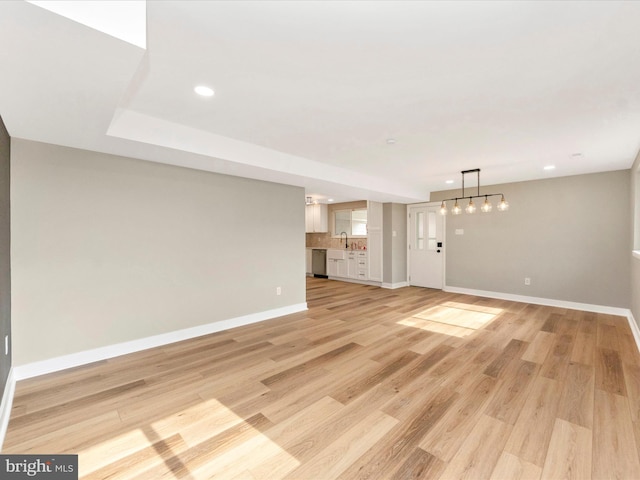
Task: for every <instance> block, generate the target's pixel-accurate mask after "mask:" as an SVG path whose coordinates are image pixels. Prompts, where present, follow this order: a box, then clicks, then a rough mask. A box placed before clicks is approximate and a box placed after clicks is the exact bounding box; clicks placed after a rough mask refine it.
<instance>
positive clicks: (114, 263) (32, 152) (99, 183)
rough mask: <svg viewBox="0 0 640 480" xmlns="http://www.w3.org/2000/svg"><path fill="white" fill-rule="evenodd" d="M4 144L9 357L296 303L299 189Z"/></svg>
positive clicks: (28, 357) (57, 351) (300, 275)
mask: <svg viewBox="0 0 640 480" xmlns="http://www.w3.org/2000/svg"><path fill="white" fill-rule="evenodd" d="M11 148H12V155H11V162H12V171H11V180H12V192H11V195H12V197H11V199H12V244H13V251H12V262H13V264H12V268H13V295H12V301H13V337H14V339H13V341H14V364H15V365H23V364H26V363H29V362H34V361H39V360H45V359H48V358H52V357H56V356H61V355H66V354H70V353H75V352H80V351H84V350H88V349H93V348H98V347H103V346H108V345H112V344H116V343H120V342H125V341H129V340H136V339H140V338H144V337H148V336H152V335H157V334H162V333H168V332H171V331H175V330H180V329H184V328H189V327H195V326H199V325H203V324H209V323H212V322H217V321H221V320H225V319H230V318H235V317H238V316H242V315H247V314H252V313H258V312H263V311H267V310H270V309H275V308H279V307H285V306H290V305H297V304H301V303H304V302H305V297H306V293H305V280H304V278H305V251H304V243H305V237H304V235H305V234H304V190H303V189H301V188H298V187H290V186H285V185H279V184H274V183H267V182H261V181H256V180H250V179H244V178H238V177H230V176H225V175H218V174H214V173H207V172H202V171H196V170H190V169H185V168H180V167H174V166H170V165H161V164H154V163H151V162H144V161H139V160H133V159H129V158H123V157H117V156H111V155H106V154H101V153H95V152H88V151H83V150H76V149H71V148H66V147H59V146H53V145H48V144H42V143H36V142H31V141H26V140H21V139H15V138H14V139H13V141H12V145H11ZM277 286H280V287H282V295H281V296H276V287H277Z"/></svg>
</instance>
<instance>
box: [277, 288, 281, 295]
mask: <svg viewBox="0 0 640 480" xmlns="http://www.w3.org/2000/svg"><path fill="white" fill-rule="evenodd" d="M276 295H282V287H276Z"/></svg>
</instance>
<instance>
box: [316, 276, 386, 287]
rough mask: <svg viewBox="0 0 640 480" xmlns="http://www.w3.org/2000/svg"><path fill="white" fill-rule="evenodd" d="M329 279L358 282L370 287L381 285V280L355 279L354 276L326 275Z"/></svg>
mask: <svg viewBox="0 0 640 480" xmlns="http://www.w3.org/2000/svg"><path fill="white" fill-rule="evenodd" d="M327 278H328V279H329V280H337V281H339V282H347V283H359V284H360V285H371V286H372V287H379V286H381V285H382V283H381V282H376V281H373V280H357V279H355V278H346V277H327Z"/></svg>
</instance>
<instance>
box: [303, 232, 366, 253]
mask: <svg viewBox="0 0 640 480" xmlns="http://www.w3.org/2000/svg"><path fill="white" fill-rule="evenodd" d="M348 244H349V248H353V249H354V250H366V248H367V239H366V238H349V239H348ZM307 247H320V248H344V239H343V240H340V239H339V238H332V237H331V233H307Z"/></svg>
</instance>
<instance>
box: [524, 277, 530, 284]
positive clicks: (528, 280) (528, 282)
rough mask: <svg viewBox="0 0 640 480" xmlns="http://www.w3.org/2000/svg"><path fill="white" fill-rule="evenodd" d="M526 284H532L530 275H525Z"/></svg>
mask: <svg viewBox="0 0 640 480" xmlns="http://www.w3.org/2000/svg"><path fill="white" fill-rule="evenodd" d="M524 284H525V285H531V279H530V278H529V277H524Z"/></svg>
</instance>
